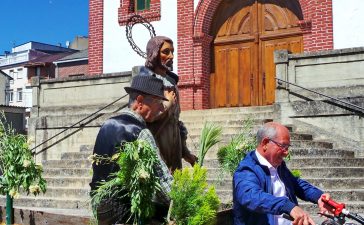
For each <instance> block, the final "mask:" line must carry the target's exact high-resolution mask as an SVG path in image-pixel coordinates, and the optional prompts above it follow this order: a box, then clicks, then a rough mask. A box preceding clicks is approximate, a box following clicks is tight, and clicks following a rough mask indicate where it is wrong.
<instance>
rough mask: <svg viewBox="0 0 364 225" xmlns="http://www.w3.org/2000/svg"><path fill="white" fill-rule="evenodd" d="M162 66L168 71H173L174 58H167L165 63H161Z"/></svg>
mask: <svg viewBox="0 0 364 225" xmlns="http://www.w3.org/2000/svg"><path fill="white" fill-rule="evenodd" d="M161 66H162V67H163V68H164V69H166V70H168V71H173V60H167V61H166V62H165V63H161Z"/></svg>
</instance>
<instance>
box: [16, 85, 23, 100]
mask: <svg viewBox="0 0 364 225" xmlns="http://www.w3.org/2000/svg"><path fill="white" fill-rule="evenodd" d="M16 97H17V101H18V102H21V101H23V89H21V88H18V89H17V95H16Z"/></svg>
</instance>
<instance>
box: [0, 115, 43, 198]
mask: <svg viewBox="0 0 364 225" xmlns="http://www.w3.org/2000/svg"><path fill="white" fill-rule="evenodd" d="M0 169H1V171H2V176H1V177H0V194H2V195H5V194H7V193H9V195H10V196H11V197H12V198H18V197H19V196H20V191H24V192H26V193H27V194H34V195H38V194H39V193H40V192H43V193H45V192H46V181H45V179H43V178H42V172H43V169H42V166H41V165H38V164H36V163H35V162H34V160H33V157H32V153H31V151H30V149H29V145H28V143H27V139H26V136H24V135H22V134H16V133H15V130H14V129H13V128H12V127H11V126H10V125H7V124H6V118H5V115H4V113H3V112H2V113H1V114H0Z"/></svg>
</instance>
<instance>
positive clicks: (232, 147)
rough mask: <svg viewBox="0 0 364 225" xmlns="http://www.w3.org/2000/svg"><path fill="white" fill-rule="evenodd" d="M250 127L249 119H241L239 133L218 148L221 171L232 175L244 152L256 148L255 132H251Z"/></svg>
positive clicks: (251, 124) (251, 126)
mask: <svg viewBox="0 0 364 225" xmlns="http://www.w3.org/2000/svg"><path fill="white" fill-rule="evenodd" d="M252 128H253V121H252V120H251V119H247V120H243V121H242V129H241V130H240V132H239V134H237V135H236V136H234V137H233V138H232V139H231V141H230V142H229V144H227V145H226V146H223V147H221V148H220V149H219V151H218V153H217V158H218V160H219V164H220V167H221V169H222V170H223V171H225V172H228V173H230V174H231V175H232V174H233V173H234V172H235V170H236V168H237V167H238V165H239V162H240V161H241V160H242V159H243V158H244V157H245V155H246V153H247V152H249V151H251V150H253V149H255V148H256V146H257V141H256V136H255V134H253V133H252Z"/></svg>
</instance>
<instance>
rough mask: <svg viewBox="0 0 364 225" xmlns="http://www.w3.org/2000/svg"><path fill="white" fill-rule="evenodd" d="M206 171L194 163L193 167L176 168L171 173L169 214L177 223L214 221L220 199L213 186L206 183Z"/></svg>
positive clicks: (189, 224)
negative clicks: (172, 179) (170, 208)
mask: <svg viewBox="0 0 364 225" xmlns="http://www.w3.org/2000/svg"><path fill="white" fill-rule="evenodd" d="M206 173H207V169H206V168H203V167H200V166H199V165H197V164H196V165H195V166H194V167H193V168H184V169H182V170H176V171H175V173H174V174H173V177H174V181H173V184H172V189H171V193H170V195H171V199H172V200H173V207H172V211H171V216H172V218H173V219H174V220H175V222H176V224H177V225H205V224H212V223H213V222H214V219H215V217H216V212H217V209H218V207H219V205H220V200H219V198H218V196H217V194H216V192H215V188H214V187H213V186H209V185H208V184H207V182H206Z"/></svg>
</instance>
